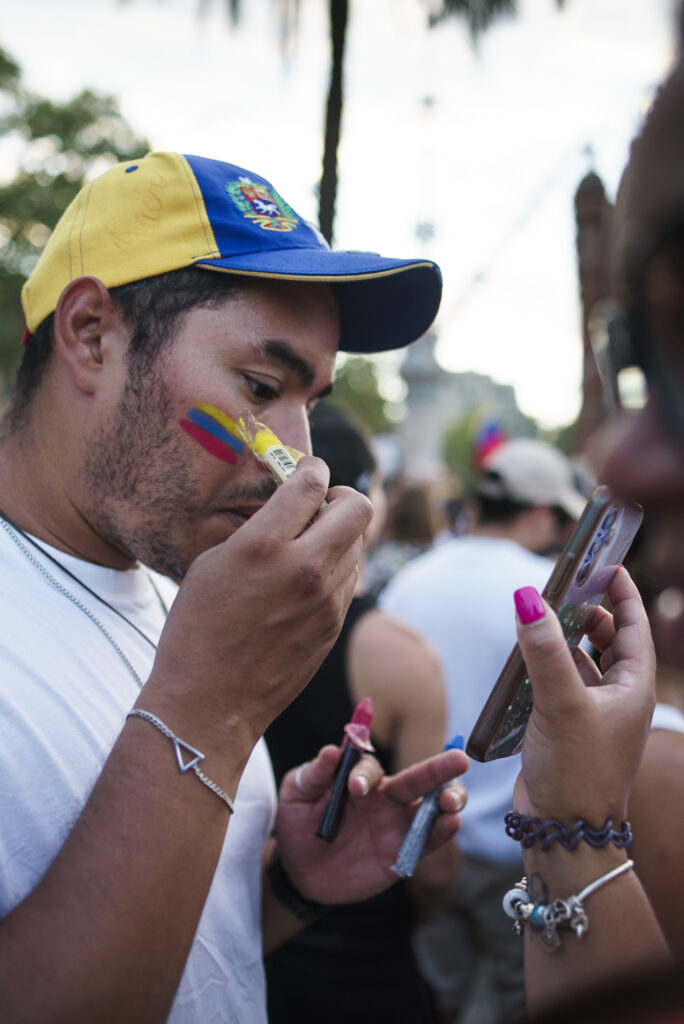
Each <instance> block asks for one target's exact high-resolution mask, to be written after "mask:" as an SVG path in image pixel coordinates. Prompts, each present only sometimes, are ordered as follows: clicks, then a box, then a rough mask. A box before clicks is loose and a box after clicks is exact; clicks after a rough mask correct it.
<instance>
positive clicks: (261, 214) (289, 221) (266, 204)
mask: <svg viewBox="0 0 684 1024" xmlns="http://www.w3.org/2000/svg"><path fill="white" fill-rule="evenodd" d="M226 192H227V193H228V195H229V196H230V198H231V199H232V200H233V202H234V203H235V205H236V206H237V208H238V210H240V212H241V213H242V215H243V217H246V218H247V219H248V220H251V221H253V223H254V224H257V225H258V226H259V227H260V228H264V229H265V230H266V231H292V229H293V228H296V226H297V224H298V222H299V218H298V217H297V215H296V213H295V212H294V210H292V209H291V208H290V207H289V206H288V205H287V203H286V202H285V200H284V199H283V198H282V197H281V196H279V195H278V193H277V192H276V191H275V189H273V188H270V187H269V186H268V185H263V184H257V183H256V182H254V181H250V179H249V178H240V179H239V180H238V181H228V182H226Z"/></svg>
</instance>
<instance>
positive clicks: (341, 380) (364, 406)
mask: <svg viewBox="0 0 684 1024" xmlns="http://www.w3.org/2000/svg"><path fill="white" fill-rule="evenodd" d="M330 401H331V402H332V403H333V404H334V405H338V406H340V408H342V409H344V410H345V411H346V412H349V413H351V415H352V416H353V418H354V420H355V422H356V423H358V424H359V426H360V427H362V428H364V429H365V430H366V431H367V432H368V433H369V434H381V433H384V432H385V431H391V430H394V428H395V421H394V420H393V419H392V418H391V417H390V416H389V415H388V408H387V406H388V403H387V401H386V400H385V399H384V398H383V397H382V395H381V394H380V391H379V388H378V370H377V366H376V364H375V363H374V362H373V361H372V360H371V359H366V358H365V357H364V356H348V357H347V359H345V361H344V362H343V363H342V364H341V365H340V366H339V367H338V369H337V374H336V376H335V390H334V392H333V394H332V396H331V399H330Z"/></svg>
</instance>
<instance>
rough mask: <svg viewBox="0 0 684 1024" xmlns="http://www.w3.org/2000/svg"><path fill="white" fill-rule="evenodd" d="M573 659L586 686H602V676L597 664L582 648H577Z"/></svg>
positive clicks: (573, 653)
mask: <svg viewBox="0 0 684 1024" xmlns="http://www.w3.org/2000/svg"><path fill="white" fill-rule="evenodd" d="M572 657H573V660H574V662H575V665H576V666H577V670H578V672H579V674H580V675H581V677H582V682H583V683H584V685H585V686H600V685H601V680H602V678H603V677H602V675H601V672H599V669H598V666H597V665H596V662H595V661H594V660H593V659H592V658H590V657H589V655H588V654H587V652H586V651H583V650H582V648H581V647H575V648H574V650H573V651H572Z"/></svg>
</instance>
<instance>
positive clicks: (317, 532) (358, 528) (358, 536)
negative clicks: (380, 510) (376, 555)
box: [295, 474, 373, 557]
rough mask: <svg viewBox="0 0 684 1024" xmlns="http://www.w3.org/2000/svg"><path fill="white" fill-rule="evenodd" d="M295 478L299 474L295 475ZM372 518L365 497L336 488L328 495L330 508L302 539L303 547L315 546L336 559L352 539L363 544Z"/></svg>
mask: <svg viewBox="0 0 684 1024" xmlns="http://www.w3.org/2000/svg"><path fill="white" fill-rule="evenodd" d="M295 475H296V474H295ZM372 518H373V506H372V505H371V503H370V501H369V500H368V498H366V496H365V495H363V494H360V493H359V492H358V491H355V490H354V489H353V488H352V487H333V489H332V490H331V491H329V492H328V499H327V505H326V507H325V508H324V509H323V512H322V513H321V515H320V516H319V517H318V519H317V520H316V522H315V523H313V524H312V526H311V528H310V529H309V530H306V532H305V533H303V534H302V535H301V537H300V544H301V546H302V547H306V546H308V545H309V544H313V543H315V544H316V545H317V546H318V547H319V548H322V549H323V553H324V554H326V553H327V554H329V555H330V556H333V557H336V556H337V555H341V554H343V553H344V552H345V551H346V550H347V549H348V548H349V545H350V543H351V541H352V540H358V541H359V543H360V545H361V546H360V547H359V552H358V553H357V555H358V554H360V552H361V550H362V545H363V534H364V532H365V530H366V529H367V527H368V524H369V523H370V521H371V519H372Z"/></svg>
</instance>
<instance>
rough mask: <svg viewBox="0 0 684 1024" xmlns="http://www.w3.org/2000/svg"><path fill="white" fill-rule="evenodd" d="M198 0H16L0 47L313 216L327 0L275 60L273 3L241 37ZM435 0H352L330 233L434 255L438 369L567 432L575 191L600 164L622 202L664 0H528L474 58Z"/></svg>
mask: <svg viewBox="0 0 684 1024" xmlns="http://www.w3.org/2000/svg"><path fill="white" fill-rule="evenodd" d="M208 6H209V7H210V11H209V14H208V16H207V17H206V18H205V19H204V20H203V21H201V22H200V21H198V19H197V16H196V14H197V7H198V3H197V0H128V2H125V3H122V2H120V0H60V2H59V3H55V2H54V0H22V2H21V3H16V4H9V3H6V4H5V10H4V11H3V17H2V29H1V31H0V45H2V46H3V47H4V48H5V49H7V50H8V51H9V52H10V53H11V54H12V56H14V57H15V59H17V60H18V61H19V63H20V64H21V65H22V68H23V70H24V75H25V83H26V84H27V85H28V86H29V87H31V88H34V89H35V90H36V91H39V92H41V93H44V94H46V95H48V96H50V97H53V98H59V99H66V98H68V97H69V96H71V95H73V94H74V93H75V92H76V91H78V90H79V89H81V88H85V87H93V88H95V89H98V90H100V91H102V92H108V93H112V94H114V95H115V96H116V97H117V98H118V100H119V102H120V106H121V110H122V112H123V114H124V115H125V116H126V117H127V118H128V120H129V121H130V122H131V124H132V126H133V127H134V128H135V129H136V130H137V131H138V132H140V133H142V134H145V135H147V136H148V138H149V139H150V142H151V144H152V146H153V147H154V148H158V149H175V150H179V151H180V152H186V153H198V154H201V155H204V156H212V157H217V158H221V159H225V160H228V161H230V162H232V163H237V164H240V165H242V166H244V167H247V168H249V169H252V170H254V171H257V172H259V173H261V174H263V175H264V176H265V177H267V178H269V179H270V180H272V182H273V184H274V185H275V186H276V188H277V189H278V191H279V192H280V193H281V194H282V195H283V196H284V197H285V198H286V200H287V201H288V202H289V203H290V204H291V205H293V206H294V207H295V209H297V211H298V212H299V213H300V214H302V215H303V216H305V217H307V218H310V219H312V220H315V219H316V212H317V206H316V199H315V195H314V186H315V182H316V181H317V179H318V176H319V174H320V157H321V146H322V143H321V135H322V123H323V105H324V99H325V95H326V90H327V74H328V54H329V43H328V33H327V2H324V0H301V18H300V31H299V38H298V43H297V51H296V53H295V54H294V55H293V57H292V59H290V60H285V61H284V60H283V59H282V57H281V54H280V52H279V50H278V44H277V38H276V32H275V30H274V28H273V22H274V16H273V12H274V9H275V7H276V4H275V3H274V0H243V8H244V9H245V17H244V19H243V25H242V27H241V28H240V30H238V31H237V32H231V31H230V30H229V29H228V27H227V25H226V19H225V14H224V8H225V0H214V3H213V6H212V5H210V4H208ZM427 6H428V5H427V3H426V2H423V0H351V2H350V9H351V20H350V26H349V33H348V44H347V63H346V81H345V92H346V103H345V110H344V123H343V138H342V146H341V150H340V191H339V196H338V208H337V220H336V245H338V246H339V247H341V248H359V249H372V250H375V251H379V252H382V253H383V254H385V255H391V256H414V255H415V256H429V257H430V258H432V259H434V260H435V261H436V262H437V263H439V264H440V266H441V268H442V272H443V274H444V298H443V302H442V308H441V311H440V314H439V317H438V319H437V322H436V330H437V332H438V335H439V343H438V349H437V353H438V358H439V360H440V362H441V363H442V365H444V366H445V367H446V368H448V369H451V370H475V371H478V372H480V373H486V374H488V375H490V376H491V377H493V378H494V379H495V380H497V381H499V382H501V383H507V384H512V385H513V386H514V387H515V390H516V394H517V398H518V403H519V405H520V407H521V408H522V410H523V411H524V412H526V413H528V414H529V415H531V416H534V417H535V418H537V419H538V420H539V421H540V422H541V423H542V425H544V426H558V425H562V424H565V423H567V422H570V421H571V420H572V419H574V417H575V415H576V413H577V411H578V407H579V387H580V375H581V334H580V312H579V302H578V287H577V275H576V264H575V237H574V236H575V224H574V215H573V196H574V193H575V190H576V188H577V185H578V183H579V181H580V179H581V178H582V176H583V175H584V174H585V173H586V172H587V170H589V169H594V170H596V171H597V172H598V174H599V175H600V176H601V177H602V179H603V181H604V184H605V186H606V190H607V192H608V196H609V198H611V199H612V198H614V195H615V191H616V188H617V184H618V181H619V177H620V173H621V170H622V168H623V166H624V163H625V161H626V158H627V154H628V145H629V140H630V139H631V137H632V136H633V135H634V132H635V130H636V129H637V127H638V124H639V121H640V119H641V117H642V116H643V112H644V110H645V109H646V107H647V105H648V102H649V101H650V99H651V97H652V95H653V92H654V89H655V87H656V85H657V83H658V82H659V80H660V79H661V78H662V76H663V74H664V72H665V71H666V69H667V66H668V64H669V61H670V57H671V51H672V31H671V13H670V12H671V8H672V0H566V5H565V9H564V10H563V11H560V12H559V11H558V9H557V7H556V4H555V0H519V6H520V10H521V14H520V16H519V17H518V18H517V19H515V20H506V21H503V22H501V23H499V24H497V25H496V26H495V27H494V28H493V29H491V30H490V31H489V32H488V33H487V34H486V35H485V36H484V37H483V38H482V40H481V42H480V44H479V48H478V51H477V52H475V51H473V48H472V46H471V45H470V41H469V38H468V35H467V32H466V29H465V26H464V25H463V24H462V23H461V22H460V21H451V22H449V23H447V24H445V25H442V26H440V27H438V28H436V29H433V30H431V31H428V30H427V29H426V28H425V22H426V10H427ZM426 99H429V100H430V101H431V102H429V103H426ZM588 147H591V150H590V152H591V155H589V150H588ZM0 158H2V159H3V160H4V166H5V168H6V166H7V160H8V159H10V158H11V153H10V152H9V151H8V150H7V148H5V150H4V152H0ZM2 166H3V164H2V163H0V170H1V169H2ZM426 222H429V223H431V224H432V225H433V226H434V236H433V237H432V238H431V239H430V240H429V241H423V240H421V239H420V238H419V237H418V236H417V234H416V227H417V225H418V224H422V223H426ZM396 362H397V360H396V358H395V359H386V360H385V365H386V367H387V369H390V368H391V367H392V366H394V365H396Z"/></svg>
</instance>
